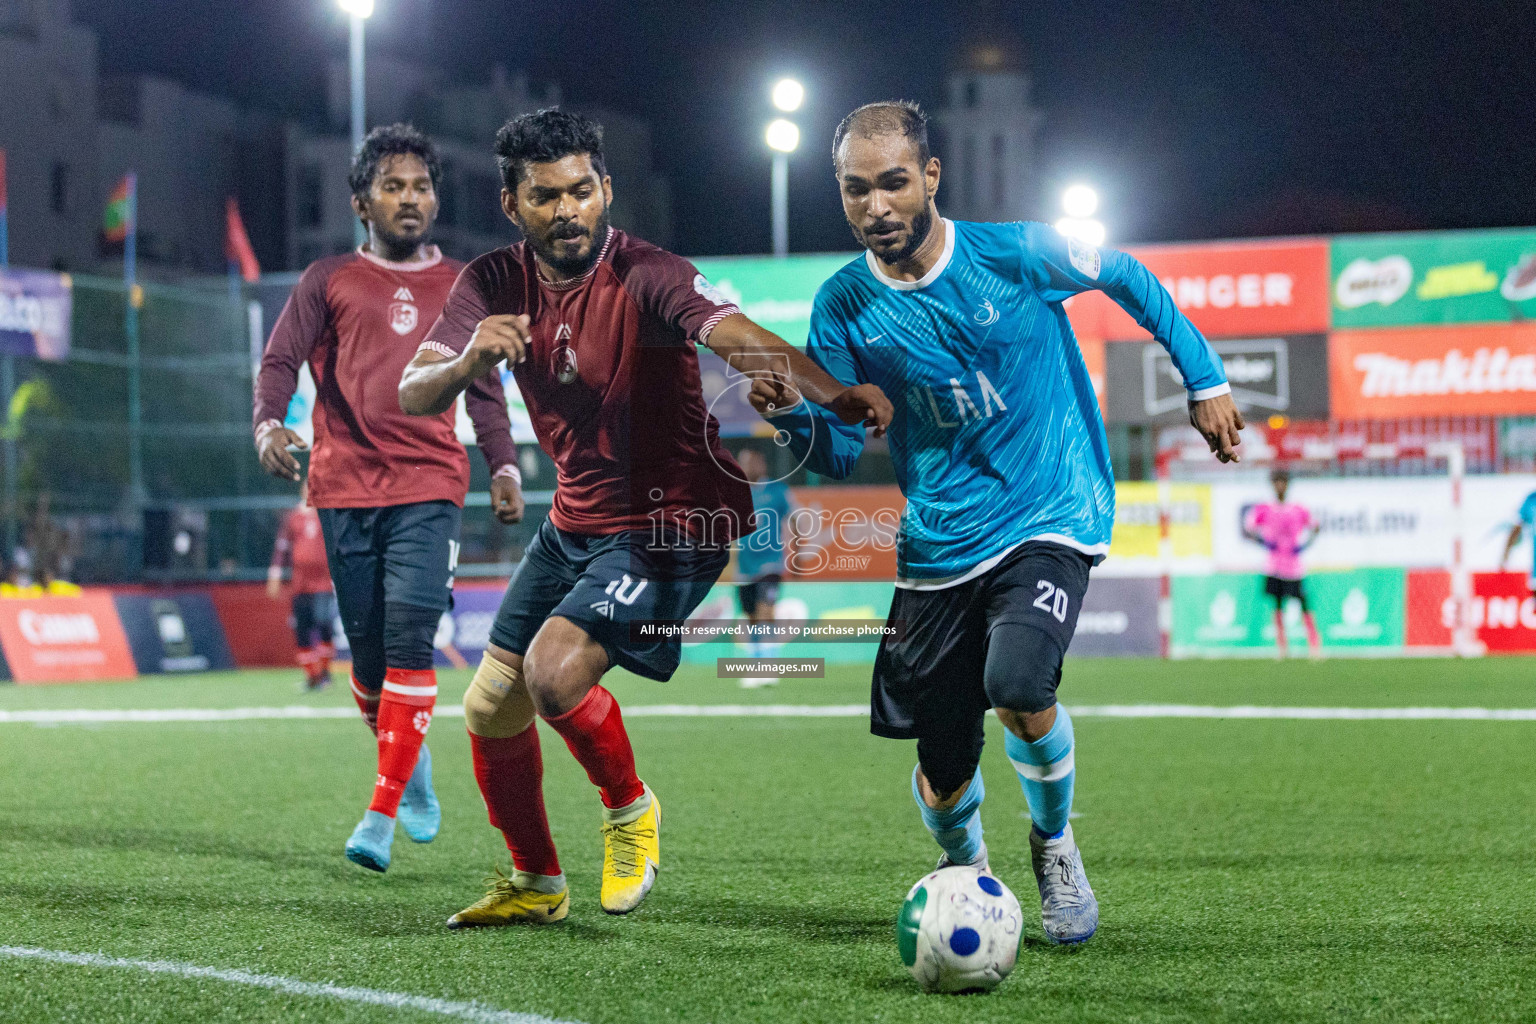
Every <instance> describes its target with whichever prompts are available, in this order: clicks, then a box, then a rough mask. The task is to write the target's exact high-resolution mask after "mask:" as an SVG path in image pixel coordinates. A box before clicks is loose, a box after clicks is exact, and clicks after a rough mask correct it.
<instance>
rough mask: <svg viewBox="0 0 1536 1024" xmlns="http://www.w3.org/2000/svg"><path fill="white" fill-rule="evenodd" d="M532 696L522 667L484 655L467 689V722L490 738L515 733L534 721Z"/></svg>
mask: <svg viewBox="0 0 1536 1024" xmlns="http://www.w3.org/2000/svg"><path fill="white" fill-rule="evenodd" d="M533 718H534V714H533V699H532V698H531V697H529V696H528V687H527V686H526V685H524V683H523V670H522V669H520V668H513V667H512V666H511V665H506V664H503V663H502V662H499V661H497V660H496V659H495V658H493V657H491V656H490V655H489V654H486V655H482V656H481V658H480V667H479V668H477V669H475V677H474V678H473V679H471V680H470V681H469V689H468V690H466V691H464V722H465V724H466V725H467V726H468V727H469V731H470V732H472V733H474V734H475V735H476V736H484V737H486V738H487V739H499V738H503V737H507V736H516V735H518V734H520V733H521V732H522V731H523V730H525V729H527V728H528V727H529V726H530V725H532V724H533Z"/></svg>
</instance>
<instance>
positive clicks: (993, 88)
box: [933, 44, 1042, 221]
mask: <svg viewBox="0 0 1536 1024" xmlns="http://www.w3.org/2000/svg"><path fill="white" fill-rule="evenodd" d="M1029 89H1030V79H1029V75H1027V74H1025V73H1024V71H1023V70H1022V69H1021V68H1020V67H1019V65H1018V64H1017V63H1015V61H1014V60H1013V59H1012V58H1011V57H1010V56H1009V55H1008V53H1007V52H1006V51H1005V50H1004V49H1003V48H1002V47H1001V46H997V45H993V44H983V45H979V46H975V47H973V48H972V49H971V50H970V51H969V52H968V53H967V54H966V58H965V61H964V64H963V65H962V66H961V68H960V69H959V70H958V71H956V72H955V73H954V74H952V75H951V76H950V78H949V89H948V93H949V95H948V105H947V106H946V107H945V108H944V109H943V110H940V111H938V112H937V113H935V114H934V115H933V124H934V127H935V129H936V131H935V136H936V138H935V139H934V152H935V155H936V156H938V157H939V159H940V161H941V162H942V164H943V167H944V174H943V180H942V181H941V183H940V186H939V187H940V192H939V208H940V209H942V210H943V211H944V212H945V213H946V214H947V215H949V216H951V217H957V218H959V219H961V220H980V221H1011V220H1031V219H1038V218H1039V217H1040V183H1039V179H1038V177H1037V175H1036V165H1035V157H1036V145H1035V136H1036V134H1037V132H1038V131H1039V129H1040V122H1041V120H1042V115H1041V113H1040V111H1039V110H1037V109H1036V108H1035V107H1034V106H1033V105H1031V103H1030V96H1029Z"/></svg>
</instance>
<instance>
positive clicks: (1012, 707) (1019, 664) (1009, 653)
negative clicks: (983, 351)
mask: <svg viewBox="0 0 1536 1024" xmlns="http://www.w3.org/2000/svg"><path fill="white" fill-rule="evenodd" d="M1061 660H1062V658H1061V648H1060V647H1059V646H1057V643H1056V639H1055V638H1054V637H1052V636H1051V635H1050V634H1049V633H1047V632H1045V631H1044V630H1042V629H1037V628H1035V627H1034V626H1028V625H1023V624H1020V623H1014V622H1000V623H998V624H997V625H996V626H993V627H992V635H991V636H990V638H989V639H988V643H987V662H986V668H985V671H984V673H983V677H982V681H983V683H984V685H985V686H986V689H987V699H988V700H990V701H991V702H992V706H993V707H994V708H1006V709H1008V710H1009V711H1018V712H1022V713H1025V714H1033V713H1035V712H1037V711H1044V710H1045V709H1046V708H1049V707H1050V706H1051V705H1053V704H1055V703H1056V687H1057V686H1058V685H1060V683H1061Z"/></svg>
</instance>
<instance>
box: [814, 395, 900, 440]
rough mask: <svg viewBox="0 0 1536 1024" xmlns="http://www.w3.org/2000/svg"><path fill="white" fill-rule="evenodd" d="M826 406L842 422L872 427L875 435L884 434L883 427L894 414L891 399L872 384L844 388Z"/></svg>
mask: <svg viewBox="0 0 1536 1024" xmlns="http://www.w3.org/2000/svg"><path fill="white" fill-rule="evenodd" d="M827 408H828V409H830V410H832V412H834V413H836V414H837V418H838V419H840V420H842V421H843V422H844V423H847V424H850V425H851V424H854V423H862V424H864V425H865V426H866V427H874V428H875V436H876V437H884V436H885V428H886V427H888V426H890V425H891V417H892V416H894V415H896V410H895V409H894V408H893V407H892V406H891V400H890V399H889V398H886V397H885V392H884V391H881V390H880V388H879V387H878V386H876V385H874V384H856V385H854V386H853V387H851V388H847V389H845V390H844V391H843V392H842V393H841V394H839V395H838V396H837V397H836V398H834V399H832V401H831V403H830V404H829V405H828V406H827Z"/></svg>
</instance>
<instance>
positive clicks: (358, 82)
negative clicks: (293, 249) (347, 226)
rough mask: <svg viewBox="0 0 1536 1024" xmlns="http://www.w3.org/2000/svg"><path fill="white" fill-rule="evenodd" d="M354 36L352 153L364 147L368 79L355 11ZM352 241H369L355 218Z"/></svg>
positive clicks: (359, 21) (351, 55)
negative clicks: (365, 89) (365, 74)
mask: <svg viewBox="0 0 1536 1024" xmlns="http://www.w3.org/2000/svg"><path fill="white" fill-rule="evenodd" d="M351 18H352V36H351V45H350V48H349V66H350V68H351V72H352V153H353V154H354V155H356V153H357V151H358V150H359V149H361V148H362V146H363V132H364V123H365V118H364V114H365V113H366V111H365V109H364V108H365V104H366V102H367V97H366V93H365V92H364V86H365V82H366V79H365V77H364V74H363V22H364V20H365V19H364V18H363V16H362V15H361V14H358V13H356V12H355V11H354V12H353V13H352V14H351ZM352 220H353V223H352V239H353V241H354V242H356V243H357V244H358V245H362V244H363V243H364V242H366V241H368V232H367V229H366V228H364V227H363V222H362V221H361V220H358V219H357V218H356V217H353V219H352Z"/></svg>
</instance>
